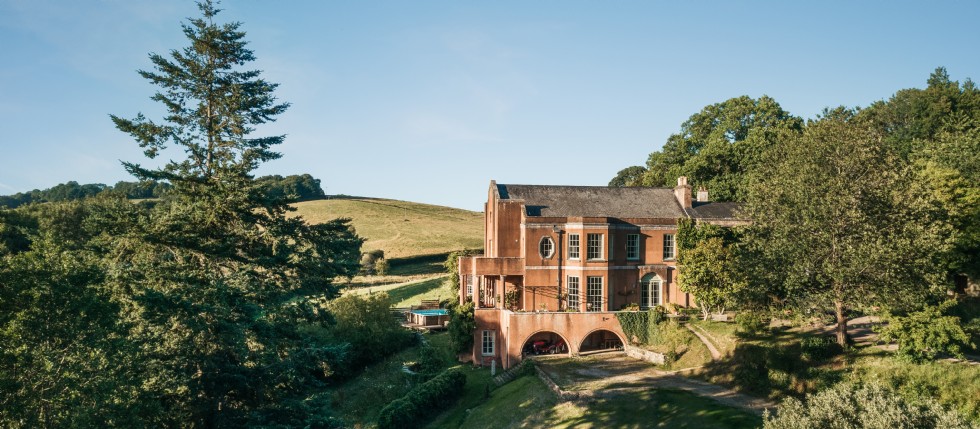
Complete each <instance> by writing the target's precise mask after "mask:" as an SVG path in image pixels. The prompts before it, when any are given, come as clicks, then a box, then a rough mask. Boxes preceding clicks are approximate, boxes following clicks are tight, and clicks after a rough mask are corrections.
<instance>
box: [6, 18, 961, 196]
mask: <svg viewBox="0 0 980 429" xmlns="http://www.w3.org/2000/svg"><path fill="white" fill-rule="evenodd" d="M222 8H223V9H224V12H222V13H221V14H220V15H219V17H220V18H221V20H225V21H230V20H235V21H241V22H243V29H244V30H245V31H246V32H247V33H248V36H247V39H248V40H249V41H250V42H251V45H250V47H251V48H252V49H253V50H254V51H255V53H256V56H257V57H258V61H256V62H255V63H253V64H254V67H255V68H258V69H262V70H264V71H265V77H266V78H267V79H269V80H270V81H273V82H278V83H280V84H281V86H280V88H279V91H278V93H277V94H278V95H279V98H280V99H281V100H284V101H289V102H291V103H292V104H293V106H292V108H291V109H290V110H289V111H287V112H286V114H284V115H283V116H281V117H280V120H279V121H278V122H276V123H275V124H272V125H270V126H268V127H265V128H263V129H260V132H261V133H262V134H279V133H284V134H287V135H288V137H287V140H286V143H285V144H283V145H282V146H280V148H279V150H280V151H281V152H283V154H284V157H283V158H282V159H280V160H277V161H274V162H271V163H269V164H267V165H264V166H263V167H262V168H261V169H260V170H259V171H258V174H283V175H286V174H296V173H310V174H312V175H314V176H315V177H317V178H319V179H321V180H322V182H323V187H324V189H325V190H326V192H327V193H328V194H348V195H362V196H373V197H386V198H396V199H404V200H410V201H418V202H425V203H432V204H441V205H448V206H453V207H460V208H465V209H470V210H481V209H482V203H483V202H484V201H485V198H486V187H487V185H488V183H489V181H490V180H491V179H496V180H497V181H498V182H502V183H526V184H569V185H605V184H606V183H607V182H608V181H609V179H610V178H612V177H613V176H614V175H615V174H616V172H617V171H618V170H620V169H621V168H623V167H626V166H629V165H638V164H643V163H644V161H645V160H646V157H647V155H648V154H649V153H650V152H651V151H654V150H657V149H659V148H660V147H661V145H662V144H663V143H664V141H666V139H667V137H668V136H669V135H670V134H671V133H675V132H677V131H678V130H679V128H680V125H681V123H682V122H683V121H684V120H685V119H686V118H688V117H689V116H690V115H692V114H694V113H696V112H698V111H699V110H700V109H701V108H702V107H704V106H705V105H708V104H712V103H717V102H720V101H723V100H725V99H728V98H731V97H736V96H740V95H749V96H751V97H758V96H761V95H764V94H765V95H769V96H771V97H773V98H775V99H776V100H777V101H778V102H779V103H780V104H781V105H782V106H783V108H784V109H786V110H788V111H790V112H792V113H793V114H795V115H798V116H802V117H804V118H810V117H813V116H814V115H815V114H817V113H818V112H819V111H820V110H821V109H823V108H824V107H827V106H837V105H847V106H867V105H868V104H870V103H872V102H874V101H876V100H880V99H886V98H888V97H890V96H891V95H892V94H893V93H894V92H895V91H897V90H899V89H902V88H910V87H924V86H925V81H926V79H927V78H928V76H929V74H930V73H931V72H932V71H933V70H934V69H935V68H936V67H937V66H944V67H946V68H947V70H948V71H949V73H950V76H951V77H952V78H953V79H955V80H960V81H962V80H964V79H966V78H969V77H972V78H974V79H980V56H978V55H977V52H976V48H977V46H978V42H980V26H978V25H976V17H977V16H980V13H978V12H980V3H977V2H917V3H913V2H884V1H880V2H871V1H867V2H843V1H839V2H838V1H831V2H806V3H804V2H775V1H773V2H764V1H744V2H708V1H691V2H672V3H666V2H654V1H635V2H633V1H613V2H598V1H561V2H559V1H534V2H517V1H499V2H489V1H485V2H472V1H452V2H450V1H387V2H378V1H357V2H352V1H309V2H306V1H298V0H294V1H257V0H249V1H245V0H242V1H235V0H230V1H225V2H224V4H222ZM196 14H197V9H196V7H195V6H194V4H193V3H192V2H190V1H148V0H103V1H96V0H91V1H83V2H79V1H47V0H24V1H21V0H0V54H2V61H0V146H2V147H0V149H2V153H3V161H2V163H0V165H2V167H0V194H10V193H14V192H17V191H27V190H30V189H34V188H46V187H50V186H53V185H55V184H58V183H62V182H66V181H69V180H76V181H78V182H81V183H92V182H98V183H107V184H112V183H115V182H116V181H118V180H130V178H129V177H128V176H127V174H126V173H125V171H124V170H123V169H122V167H121V166H120V164H119V161H120V160H127V161H140V160H142V159H143V158H142V153H141V152H140V150H139V148H138V147H137V146H136V144H135V143H134V142H132V141H131V140H130V139H129V138H128V136H126V135H124V134H122V133H120V132H118V131H117V130H115V129H114V128H113V126H112V123H111V122H110V120H109V117H108V115H109V114H110V113H112V114H117V115H120V116H125V117H132V116H134V115H135V114H136V113H137V112H144V113H146V114H147V115H148V116H150V117H151V118H159V117H160V114H159V113H160V109H159V107H158V106H155V105H154V103H153V102H151V101H150V100H149V97H150V95H152V94H153V92H154V90H155V88H154V87H152V86H151V85H150V84H149V83H148V82H146V81H144V80H143V79H141V78H140V77H139V76H138V75H137V74H136V70H137V69H141V68H149V67H150V63H149V60H148V59H147V55H148V53H150V52H158V53H165V52H167V51H169V50H170V49H173V48H182V47H183V46H184V44H185V40H184V39H183V35H182V34H181V32H180V27H179V24H180V22H181V20H182V19H184V18H186V17H188V16H195V15H196ZM172 155H174V156H179V154H172Z"/></svg>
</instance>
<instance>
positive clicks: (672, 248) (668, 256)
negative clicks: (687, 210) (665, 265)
mask: <svg viewBox="0 0 980 429" xmlns="http://www.w3.org/2000/svg"><path fill="white" fill-rule="evenodd" d="M668 250H669V252H668ZM675 258H677V240H675V239H674V234H664V260H665V261H673V260H674V259H675Z"/></svg>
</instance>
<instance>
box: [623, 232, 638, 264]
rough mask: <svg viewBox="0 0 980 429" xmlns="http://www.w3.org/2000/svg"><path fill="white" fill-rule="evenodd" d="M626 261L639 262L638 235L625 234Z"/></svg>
mask: <svg viewBox="0 0 980 429" xmlns="http://www.w3.org/2000/svg"><path fill="white" fill-rule="evenodd" d="M626 260H628V261H638V260H640V234H626Z"/></svg>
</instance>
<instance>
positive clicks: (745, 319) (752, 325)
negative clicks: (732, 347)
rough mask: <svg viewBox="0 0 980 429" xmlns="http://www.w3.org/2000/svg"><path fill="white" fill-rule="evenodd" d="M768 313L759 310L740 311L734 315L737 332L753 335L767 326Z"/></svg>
mask: <svg viewBox="0 0 980 429" xmlns="http://www.w3.org/2000/svg"><path fill="white" fill-rule="evenodd" d="M769 319H770V318H769V315H768V314H766V313H764V312H761V311H752V310H749V311H740V312H739V313H738V314H736V315H735V324H737V325H738V330H739V332H742V333H744V334H750V335H755V334H758V333H760V332H762V331H763V330H764V329H766V328H768V327H769Z"/></svg>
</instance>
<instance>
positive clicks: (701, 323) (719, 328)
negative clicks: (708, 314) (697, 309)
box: [688, 319, 739, 355]
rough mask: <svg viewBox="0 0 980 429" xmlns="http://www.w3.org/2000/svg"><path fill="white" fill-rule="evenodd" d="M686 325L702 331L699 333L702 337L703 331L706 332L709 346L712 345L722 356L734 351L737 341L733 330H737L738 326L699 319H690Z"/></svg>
mask: <svg viewBox="0 0 980 429" xmlns="http://www.w3.org/2000/svg"><path fill="white" fill-rule="evenodd" d="M688 323H690V324H691V325H693V326H694V327H695V328H694V329H695V330H697V329H698V328H701V329H703V331H699V332H701V334H702V335H704V334H705V332H704V331H707V335H705V336H707V337H708V340H709V341H711V344H713V345H714V346H715V348H716V349H718V351H719V352H720V353H721V354H722V355H730V354H732V352H734V351H735V346H736V345H737V344H738V341H739V339H738V336H736V335H735V330H736V329H738V325H736V324H734V323H726V322H713V321H710V320H707V321H705V320H700V319H698V320H694V319H692V320H691V321H690V322H688Z"/></svg>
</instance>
